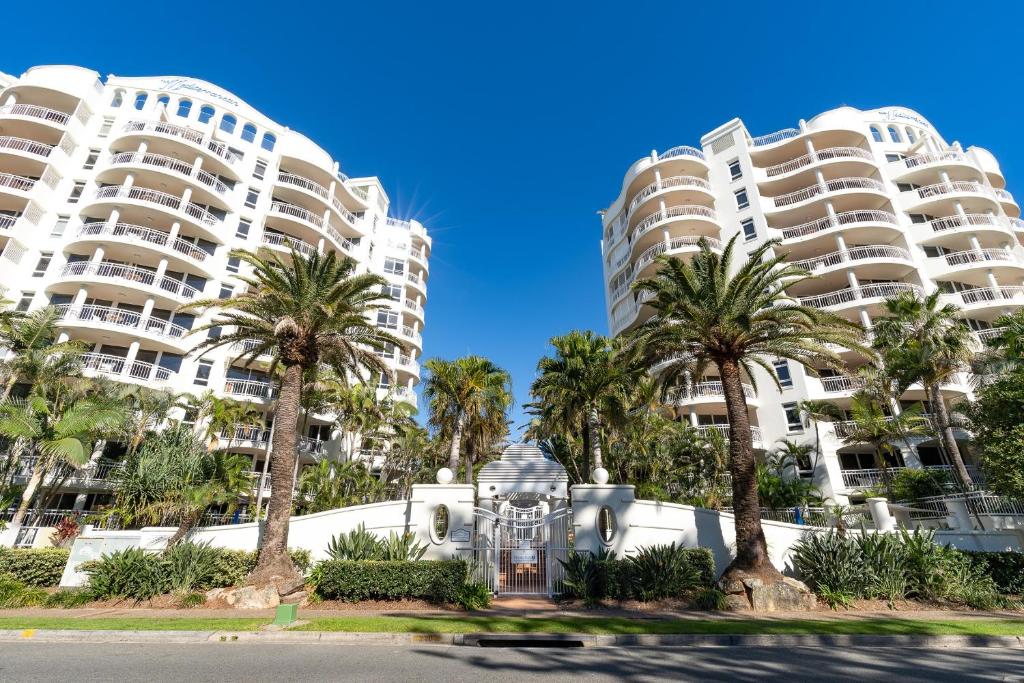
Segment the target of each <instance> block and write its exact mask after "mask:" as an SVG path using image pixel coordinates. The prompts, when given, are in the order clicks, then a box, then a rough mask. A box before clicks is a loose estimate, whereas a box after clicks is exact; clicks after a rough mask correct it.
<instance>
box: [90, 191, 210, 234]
mask: <svg viewBox="0 0 1024 683" xmlns="http://www.w3.org/2000/svg"><path fill="white" fill-rule="evenodd" d="M93 201H96V202H108V201H129V202H138V203H139V205H141V206H147V207H152V208H156V209H159V210H161V211H166V212H167V213H169V214H170V215H171V216H172V217H174V218H184V219H185V220H187V221H188V222H189V224H190V225H193V226H195V227H197V228H199V229H201V230H203V231H204V232H205V233H206V234H207V235H209V236H212V237H213V238H214V239H215V240H216V241H217V242H220V243H223V239H222V238H221V236H220V235H218V234H217V232H216V230H215V228H216V227H217V225H218V224H219V223H220V221H219V220H218V219H217V217H216V216H214V215H213V214H212V213H210V212H209V211H207V210H206V209H204V208H203V207H201V206H198V205H196V204H193V203H191V202H183V201H182V200H181V197H175V196H174V195H172V194H167V193H166V192H160V191H158V190H150V189H149V188H145V187H129V186H126V185H111V186H109V187H101V188H100V189H98V190H96V194H95V195H93Z"/></svg>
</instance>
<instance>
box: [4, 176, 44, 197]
mask: <svg viewBox="0 0 1024 683" xmlns="http://www.w3.org/2000/svg"><path fill="white" fill-rule="evenodd" d="M35 186H36V181H35V180H34V179H32V178H26V177H24V176H20V175H14V174H13V173H0V192H9V193H11V194H16V195H22V196H23V195H27V194H28V193H29V192H31V191H32V188H33V187H35Z"/></svg>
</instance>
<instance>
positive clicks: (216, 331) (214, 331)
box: [206, 325, 224, 339]
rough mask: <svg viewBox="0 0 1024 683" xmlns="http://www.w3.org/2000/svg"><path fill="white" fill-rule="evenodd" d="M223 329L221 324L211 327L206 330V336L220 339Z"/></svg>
mask: <svg viewBox="0 0 1024 683" xmlns="http://www.w3.org/2000/svg"><path fill="white" fill-rule="evenodd" d="M223 331H224V329H223V328H222V327H221V326H220V325H218V326H216V327H211V328H210V329H209V330H207V331H206V338H207V339H220V335H221V333H222V332H223Z"/></svg>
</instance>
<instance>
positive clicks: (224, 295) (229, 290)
mask: <svg viewBox="0 0 1024 683" xmlns="http://www.w3.org/2000/svg"><path fill="white" fill-rule="evenodd" d="M234 293H235V289H234V287H232V286H231V285H221V286H220V294H218V295H217V296H218V297H219V298H221V299H230V298H231V296H232V295H233V294H234Z"/></svg>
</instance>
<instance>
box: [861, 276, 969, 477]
mask: <svg viewBox="0 0 1024 683" xmlns="http://www.w3.org/2000/svg"><path fill="white" fill-rule="evenodd" d="M941 294H942V293H941V292H940V291H938V290H936V291H935V292H933V293H931V294H929V295H927V296H925V297H923V298H922V297H919V296H918V295H917V294H914V293H910V292H904V293H901V294H899V295H897V296H895V297H893V298H891V299H888V300H886V302H885V309H886V312H887V315H886V316H884V317H881V318H878V319H877V320H876V321H875V324H874V331H875V340H874V346H875V348H876V349H878V350H879V351H880V352H881V354H882V360H883V362H884V364H885V368H886V371H887V372H888V373H889V374H890V375H891V376H892V377H893V378H894V379H895V380H896V383H897V387H898V391H897V395H899V394H901V393H902V392H903V391H905V390H906V388H907V387H908V386H910V385H911V384H913V383H915V382H921V383H922V384H923V385H924V387H925V391H927V393H928V401H929V403H930V404H931V406H932V409H933V410H934V411H935V418H936V422H937V423H938V424H937V427H938V432H939V436H940V440H941V442H942V445H943V447H944V449H945V451H946V453H948V454H949V458H950V460H951V461H952V464H953V466H954V467H955V468H956V472H957V476H958V477H959V478H960V481H961V482H962V483H963V485H964V486H965V487H966V488H968V489H969V488H971V487H973V485H974V482H973V481H972V480H971V475H970V474H969V473H968V472H967V467H966V466H965V465H964V460H963V456H962V455H961V454H960V447H959V446H958V445H957V442H956V437H955V436H954V435H953V426H952V425H951V424H950V418H949V409H948V408H947V407H946V402H945V400H944V399H943V397H942V390H941V388H940V387H941V385H942V384H943V383H944V382H947V381H949V380H950V379H952V378H953V377H954V376H955V375H957V374H959V373H961V372H964V371H966V370H967V369H968V368H970V365H971V361H972V360H973V359H974V355H975V354H974V348H973V346H974V342H973V338H972V336H971V331H970V329H969V328H968V327H967V325H966V324H965V323H964V320H963V318H961V317H960V315H959V314H960V309H958V308H957V307H956V306H954V305H953V304H945V305H943V304H941V303H940V300H939V297H940V296H941Z"/></svg>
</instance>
